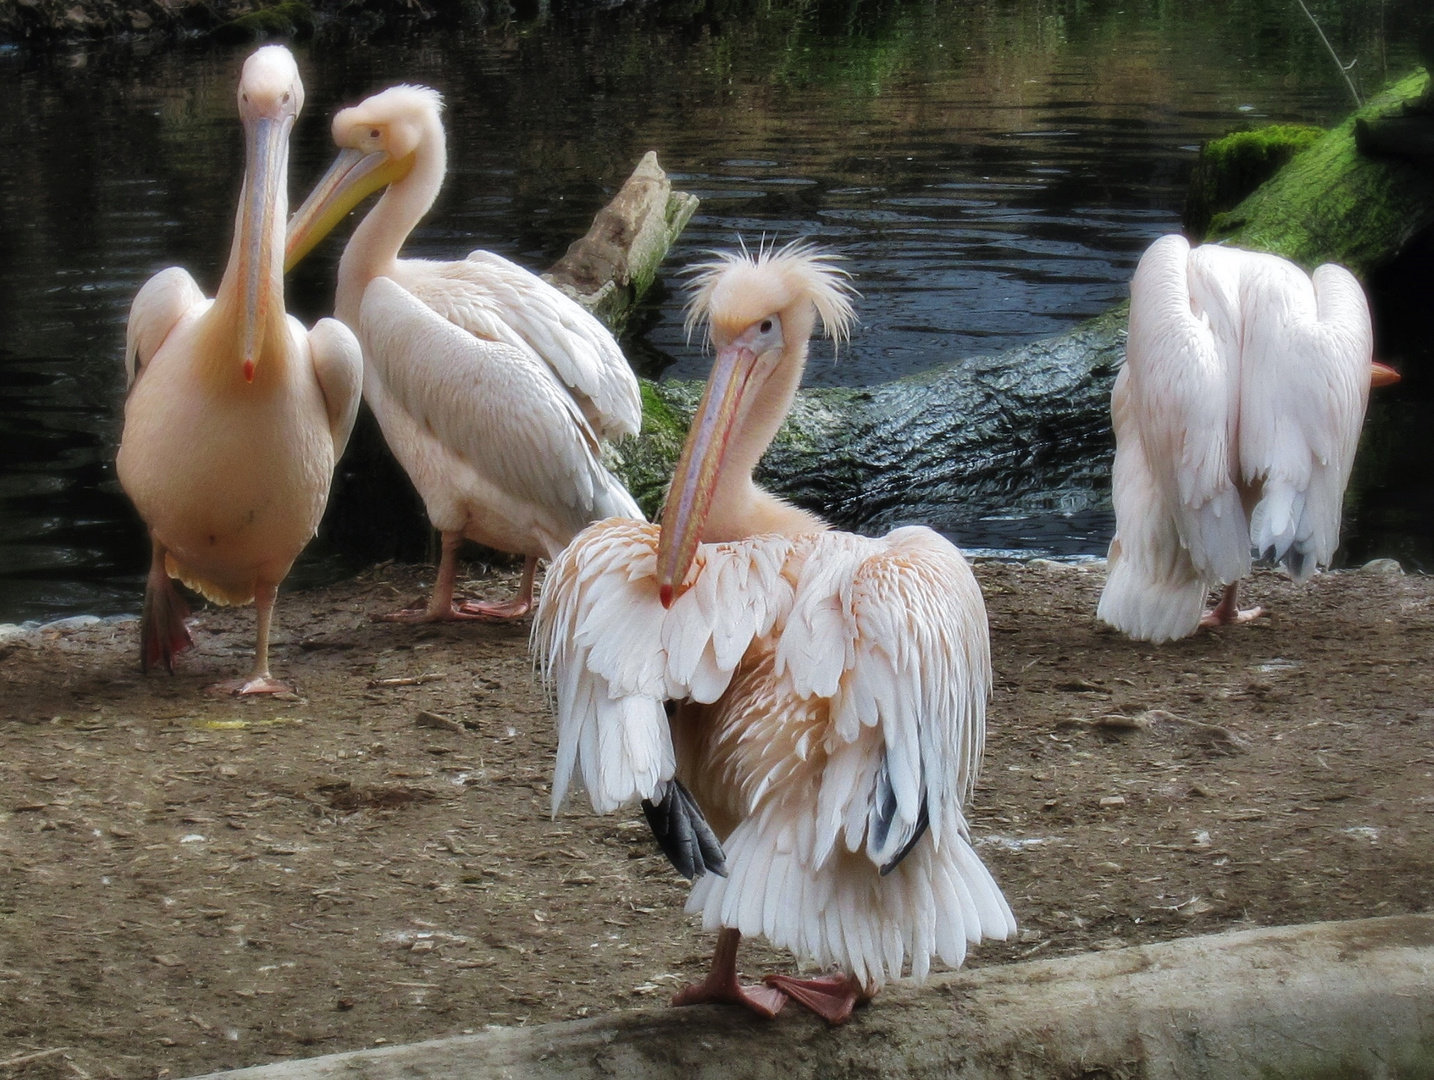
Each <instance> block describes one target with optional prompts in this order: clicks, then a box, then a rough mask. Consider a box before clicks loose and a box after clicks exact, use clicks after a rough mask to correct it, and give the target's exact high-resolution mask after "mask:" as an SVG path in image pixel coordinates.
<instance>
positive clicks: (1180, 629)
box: [1095, 536, 1209, 645]
mask: <svg viewBox="0 0 1434 1080" xmlns="http://www.w3.org/2000/svg"><path fill="white" fill-rule="evenodd" d="M1208 591H1209V589H1208V587H1207V585H1206V582H1205V580H1204V579H1203V578H1201V576H1200V575H1199V574H1198V573H1196V571H1195V567H1194V566H1193V565H1192V564H1191V562H1190V558H1189V555H1188V554H1187V553H1186V552H1185V551H1184V550H1183V549H1182V550H1181V551H1179V552H1178V553H1173V554H1172V556H1171V557H1170V558H1168V559H1165V560H1163V561H1162V562H1161V563H1158V564H1157V563H1156V562H1154V561H1152V560H1150V559H1145V558H1132V557H1131V556H1129V555H1126V554H1125V553H1124V552H1122V550H1121V545H1120V537H1119V536H1117V537H1116V538H1115V539H1114V540H1112V541H1111V544H1110V556H1109V558H1108V559H1107V561H1106V580H1105V589H1104V590H1103V591H1102V592H1101V594H1100V604H1099V605H1098V606H1097V607H1096V611H1095V613H1096V617H1097V618H1099V619H1100V620H1101V621H1102V622H1105V623H1108V624H1110V625H1111V626H1113V627H1115V628H1116V629H1117V630H1119V631H1120V632H1121V633H1123V634H1127V635H1129V636H1130V637H1132V638H1134V639H1135V640H1136V641H1151V642H1154V643H1155V644H1157V645H1158V644H1160V643H1161V642H1164V641H1175V640H1177V639H1179V638H1183V637H1189V636H1190V635H1191V634H1193V633H1194V632H1195V631H1196V630H1197V629H1198V628H1199V626H1200V616H1201V615H1202V614H1203V612H1204V610H1205V595H1206V593H1207V592H1208Z"/></svg>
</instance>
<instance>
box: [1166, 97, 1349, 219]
mask: <svg viewBox="0 0 1434 1080" xmlns="http://www.w3.org/2000/svg"><path fill="white" fill-rule="evenodd" d="M1324 135H1325V130H1324V128H1318V127H1311V126H1309V125H1305V124H1272V125H1270V126H1269V127H1263V128H1258V129H1256V130H1254V131H1237V132H1234V133H1233V134H1230V135H1226V136H1225V137H1224V138H1222V139H1215V140H1213V141H1211V142H1208V143H1206V144H1205V145H1204V146H1202V147H1201V148H1200V157H1199V159H1198V160H1197V161H1196V162H1195V168H1194V170H1193V171H1192V172H1191V174H1190V190H1189V193H1188V194H1187V196H1186V200H1185V214H1184V224H1185V228H1186V230H1187V231H1188V232H1189V233H1190V235H1191V236H1194V237H1201V236H1204V235H1205V230H1206V229H1208V228H1209V227H1210V219H1211V218H1213V217H1214V216H1215V215H1216V214H1218V213H1220V212H1222V211H1225V210H1231V209H1233V208H1234V207H1236V206H1238V205H1239V204H1240V202H1241V200H1243V199H1244V198H1245V197H1246V196H1248V195H1249V194H1250V193H1251V192H1253V191H1254V190H1255V189H1256V188H1258V187H1259V186H1260V185H1261V184H1263V183H1264V182H1265V181H1266V180H1269V179H1270V178H1271V177H1272V176H1274V175H1275V173H1277V172H1279V171H1280V170H1281V169H1282V168H1284V167H1285V166H1286V165H1288V164H1289V163H1290V161H1291V160H1292V159H1293V158H1294V157H1295V155H1296V154H1299V153H1300V152H1301V151H1304V150H1308V149H1309V148H1310V147H1311V146H1313V145H1314V144H1315V143H1316V142H1318V141H1319V140H1320V139H1322V138H1323V137H1324Z"/></svg>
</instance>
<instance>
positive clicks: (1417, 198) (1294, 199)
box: [1207, 72, 1434, 275]
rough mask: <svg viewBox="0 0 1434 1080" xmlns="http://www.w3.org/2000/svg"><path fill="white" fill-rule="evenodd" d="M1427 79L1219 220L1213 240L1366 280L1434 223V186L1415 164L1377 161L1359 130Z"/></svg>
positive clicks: (1331, 138)
mask: <svg viewBox="0 0 1434 1080" xmlns="http://www.w3.org/2000/svg"><path fill="white" fill-rule="evenodd" d="M1428 80H1429V77H1428V76H1427V75H1426V74H1424V73H1423V72H1419V73H1417V74H1414V75H1410V76H1409V77H1407V78H1405V79H1402V80H1400V81H1399V82H1397V83H1395V84H1394V85H1393V86H1391V87H1390V88H1389V89H1388V90H1387V91H1385V92H1384V93H1382V94H1380V95H1379V96H1378V97H1377V98H1375V99H1374V100H1372V101H1371V102H1370V103H1369V104H1368V105H1366V106H1365V107H1364V108H1363V109H1360V110H1359V111H1358V112H1356V113H1355V114H1354V115H1353V116H1351V117H1350V118H1349V119H1348V120H1346V121H1345V122H1344V123H1343V124H1341V125H1340V126H1339V127H1337V128H1335V129H1334V130H1333V131H1331V132H1330V133H1329V134H1328V135H1327V136H1325V137H1324V138H1322V139H1320V140H1318V141H1317V142H1316V143H1315V144H1314V145H1313V146H1311V147H1310V148H1309V149H1308V150H1306V151H1305V152H1304V153H1302V154H1300V155H1299V156H1298V157H1296V158H1295V159H1294V160H1293V161H1291V162H1290V164H1289V166H1288V167H1286V168H1284V169H1281V170H1280V171H1279V172H1278V173H1276V174H1275V176H1274V178H1273V179H1271V180H1270V181H1268V182H1267V183H1265V184H1262V185H1261V186H1260V187H1259V188H1257V189H1256V190H1255V191H1254V193H1253V194H1251V195H1250V196H1249V197H1248V198H1247V199H1245V200H1244V202H1242V203H1240V204H1239V205H1238V206H1236V207H1235V208H1234V209H1232V210H1229V211H1226V212H1225V213H1222V214H1216V215H1215V217H1214V219H1213V220H1212V221H1211V223H1210V229H1209V233H1208V235H1207V239H1211V240H1224V241H1227V242H1231V243H1235V244H1238V245H1239V246H1241V247H1246V248H1250V249H1252V250H1255V251H1269V252H1273V253H1274V254H1276V255H1283V256H1284V257H1285V258H1287V259H1291V260H1293V261H1294V262H1296V263H1299V264H1300V265H1301V266H1303V267H1305V268H1306V269H1310V268H1313V267H1314V266H1317V265H1318V264H1319V263H1322V262H1338V263H1342V264H1344V265H1345V266H1347V267H1349V269H1351V270H1353V271H1354V272H1355V273H1356V274H1359V275H1363V274H1365V273H1367V272H1368V271H1369V269H1370V268H1371V267H1373V266H1375V265H1377V264H1378V263H1380V262H1382V261H1384V260H1386V259H1390V258H1392V257H1393V256H1395V255H1397V254H1398V253H1399V252H1400V251H1401V250H1402V249H1403V248H1404V246H1405V244H1407V243H1408V242H1409V240H1410V239H1411V238H1413V237H1414V236H1415V235H1416V234H1418V233H1419V232H1420V231H1421V230H1422V229H1424V228H1426V227H1428V226H1429V224H1430V223H1431V222H1434V185H1430V184H1429V182H1428V179H1427V177H1426V176H1425V175H1424V173H1423V171H1422V170H1421V169H1420V168H1419V167H1418V166H1416V165H1413V164H1412V163H1408V162H1401V161H1391V160H1387V159H1379V158H1369V157H1364V156H1363V155H1361V154H1360V153H1359V152H1358V151H1357V150H1356V148H1355V144H1354V125H1355V121H1356V120H1358V119H1361V118H1363V119H1369V118H1373V117H1376V116H1379V115H1382V114H1383V113H1385V112H1387V111H1390V110H1391V109H1397V108H1400V107H1402V105H1403V103H1404V102H1407V101H1412V100H1414V99H1415V98H1417V97H1419V95H1420V94H1421V93H1423V91H1424V89H1425V87H1426V85H1427V83H1428Z"/></svg>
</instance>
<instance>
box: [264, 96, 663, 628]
mask: <svg viewBox="0 0 1434 1080" xmlns="http://www.w3.org/2000/svg"><path fill="white" fill-rule="evenodd" d="M440 109H441V99H440V98H439V95H438V93H437V92H436V91H434V90H430V89H428V88H427V87H422V86H394V87H390V88H389V89H387V90H384V91H383V92H381V93H378V94H375V95H374V96H373V97H370V98H368V99H367V100H366V101H363V102H361V103H360V104H358V105H356V106H354V107H352V108H348V109H344V110H342V111H340V112H339V113H338V115H336V116H335V117H334V125H333V134H334V142H335V143H337V144H338V145H339V147H341V151H340V153H339V156H338V158H337V160H335V162H334V164H333V166H332V167H331V168H330V169H329V171H328V173H327V174H326V175H325V176H324V177H323V179H321V180H320V181H319V183H318V184H317V185H316V186H315V188H314V190H313V192H312V193H311V194H310V195H309V197H308V199H307V200H306V201H305V202H304V205H303V206H301V207H300V208H299V210H298V211H297V213H295V215H294V220H293V221H292V222H291V223H290V226H289V254H288V259H289V264H290V265H292V264H293V263H295V262H297V261H298V260H299V259H300V258H302V257H303V255H304V254H305V253H306V252H308V251H309V250H310V249H311V248H312V247H313V246H314V245H315V244H316V243H318V241H319V240H320V239H321V238H322V237H323V236H324V235H325V234H327V233H328V232H329V231H330V230H331V229H332V228H333V227H334V226H335V225H336V224H337V223H338V222H339V221H340V220H342V218H343V217H344V215H346V214H347V213H348V212H349V211H350V210H351V209H353V207H354V206H356V205H357V204H358V203H359V202H360V201H361V200H362V199H363V198H364V197H366V196H367V195H369V194H370V193H372V192H374V191H377V190H378V189H379V188H382V187H387V189H388V190H387V191H385V192H384V195H383V197H382V198H381V199H379V201H378V204H377V205H376V206H374V208H373V209H372V210H371V211H369V214H368V216H367V217H365V218H364V220H363V222H362V223H361V224H360V225H359V226H358V228H357V229H355V230H354V234H353V238H352V239H350V240H349V243H348V246H347V247H346V248H345V249H344V254H343V258H342V259H341V260H340V262H339V280H338V293H337V296H336V297H335V302H334V311H335V314H336V315H337V316H338V317H339V318H340V319H342V320H343V321H344V322H345V323H347V324H348V325H349V326H350V327H352V328H353V330H354V332H355V333H357V334H358V337H359V341H360V342H362V344H363V351H364V397H365V398H366V399H367V400H368V403H369V407H370V408H372V409H373V412H374V416H376V417H377V418H378V422H379V426H380V427H381V428H382V429H383V434H384V438H385V439H387V440H388V445H389V448H390V449H391V450H392V451H393V453H394V456H395V457H396V458H398V460H399V463H400V464H402V465H403V467H404V469H405V470H406V471H407V472H408V475H409V477H410V478H411V479H412V480H413V484H414V486H415V487H416V488H417V489H418V493H419V494H420V495H421V496H422V497H423V502H424V505H425V506H426V507H427V510H428V517H429V520H430V521H432V522H433V525H434V527H435V528H437V529H438V530H439V532H440V533H441V534H442V537H443V557H442V561H441V562H440V563H439V568H438V576H437V581H436V582H435V583H434V586H433V595H432V597H431V598H430V600H429V604H428V607H427V608H426V609H419V610H414V611H400V612H397V613H395V614H394V615H390V616H387V618H391V619H399V620H403V621H421V622H428V621H433V620H446V619H463V618H473V619H494V618H514V617H517V616H519V615H523V614H526V613H527V611H528V610H529V609H530V608H531V607H532V603H533V573H534V570H535V569H536V567H537V561H538V559H539V558H540V557H544V558H551V557H552V556H554V555H556V554H557V553H558V551H560V550H561V549H562V548H563V547H564V546H566V545H567V543H568V542H569V541H570V540H572V538H573V537H574V536H576V535H577V533H578V532H579V531H580V530H581V529H582V528H583V526H585V525H587V524H588V523H589V522H591V521H595V520H598V519H600V518H606V517H613V516H622V517H629V518H637V519H639V520H640V519H641V518H642V512H641V511H640V510H639V509H638V508H637V504H636V503H635V502H633V500H632V496H630V495H629V494H628V493H627V490H626V489H625V488H624V487H623V486H622V484H621V482H620V481H618V480H617V479H616V478H615V477H614V476H613V475H612V474H611V473H609V472H608V471H607V470H606V469H605V468H604V467H603V465H602V462H601V459H600V448H599V442H598V440H599V439H602V438H618V437H621V436H624V435H635V434H636V433H637V430H638V427H639V425H640V424H641V422H642V402H641V398H640V396H639V394H638V387H637V379H636V378H635V377H634V375H633V374H632V370H631V369H630V368H629V367H628V365H627V361H626V359H624V357H623V355H622V351H621V350H620V349H619V348H618V346H617V342H615V341H614V340H613V338H612V335H611V334H610V333H608V331H607V330H606V329H605V328H604V327H603V325H602V324H601V323H600V322H598V321H597V319H595V318H594V317H593V316H592V315H590V314H589V313H588V312H587V311H585V310H584V309H583V308H582V307H581V306H580V305H579V304H578V303H576V302H575V301H574V300H572V299H571V298H569V297H568V296H566V295H564V294H563V293H562V292H560V291H558V290H557V289H556V288H554V287H553V286H551V285H549V284H548V283H547V282H545V281H543V280H542V279H541V278H539V277H537V276H535V275H533V274H530V273H528V272H527V271H526V270H524V269H522V268H521V267H518V266H515V265H514V264H513V263H511V262H509V261H508V260H506V259H503V258H501V257H499V256H497V255H493V254H490V253H489V252H486V251H475V252H473V253H472V254H470V255H469V256H468V258H467V259H465V260H462V261H455V262H432V261H429V260H426V259H400V258H399V257H398V252H399V248H401V247H402V246H403V242H404V240H406V239H407V238H408V234H409V232H410V231H412V229H413V228H414V226H415V225H417V224H418V222H419V221H420V220H422V218H423V216H424V215H425V214H426V213H428V210H429V208H430V207H431V206H432V205H433V200H434V199H435V198H436V197H437V195H438V190H439V188H440V187H441V186H442V184H443V174H444V170H445V168H446V151H445V148H444V140H443V123H442V121H441V120H440V118H439V111H440ZM465 537H466V538H468V539H470V540H476V541H478V542H479V543H481V544H486V545H488V546H489V547H493V548H497V549H498V550H500V551H510V552H514V553H521V554H523V555H524V556H526V562H525V564H524V568H523V583H522V585H521V586H520V589H519V593H518V596H517V597H516V598H515V599H513V600H509V601H505V602H503V603H497V604H486V603H473V602H468V603H465V604H462V605H460V606H455V605H454V602H453V591H454V586H455V583H456V580H457V573H458V561H457V556H458V547H459V545H460V544H461V543H462V542H463V539H464V538H465Z"/></svg>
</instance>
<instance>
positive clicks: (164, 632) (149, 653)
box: [139, 575, 194, 674]
mask: <svg viewBox="0 0 1434 1080" xmlns="http://www.w3.org/2000/svg"><path fill="white" fill-rule="evenodd" d="M188 617H189V605H188V604H186V603H185V602H184V597H182V596H180V595H179V590H177V589H176V588H175V587H174V582H173V581H171V580H170V579H169V576H168V575H162V576H160V577H159V578H155V577H153V576H152V577H151V579H150V581H149V584H148V585H146V586H145V590H144V610H143V611H142V612H141V614H140V617H139V668H140V670H141V671H143V672H148V671H149V669H150V668H152V667H155V666H156V665H158V664H163V665H164V670H165V671H168V672H170V673H171V674H172V673H173V672H174V658H175V656H176V655H177V654H179V653H181V652H183V651H184V650H185V649H188V648H192V647H193V645H194V639H193V638H191V637H190V636H189V628H188V627H187V626H185V625H184V620H185V619H187V618H188Z"/></svg>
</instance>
